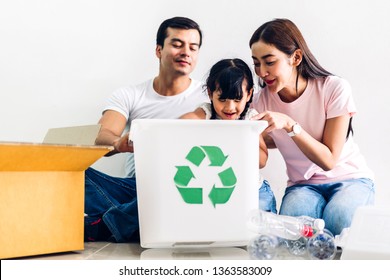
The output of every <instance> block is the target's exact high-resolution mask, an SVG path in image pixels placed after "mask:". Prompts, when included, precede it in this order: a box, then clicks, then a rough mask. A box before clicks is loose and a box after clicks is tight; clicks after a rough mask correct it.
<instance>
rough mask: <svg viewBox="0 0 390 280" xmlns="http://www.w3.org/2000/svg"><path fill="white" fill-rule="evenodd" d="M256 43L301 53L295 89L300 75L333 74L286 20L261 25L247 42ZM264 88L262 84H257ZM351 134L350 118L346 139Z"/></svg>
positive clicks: (306, 77)
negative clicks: (322, 64) (298, 50)
mask: <svg viewBox="0 0 390 280" xmlns="http://www.w3.org/2000/svg"><path fill="white" fill-rule="evenodd" d="M258 41H263V42H264V43H266V44H269V45H273V46H275V47H276V48H277V49H278V50H280V51H281V52H283V53H285V54H286V55H288V56H291V55H293V54H294V52H295V51H296V50H297V49H300V50H301V51H302V62H301V63H300V64H299V65H298V67H297V71H298V75H297V80H296V87H297V88H298V77H299V75H301V76H302V77H303V78H305V79H311V78H312V79H313V78H321V77H328V76H332V75H333V74H332V73H330V72H329V71H327V70H326V69H325V68H323V67H322V66H321V65H320V64H319V62H318V61H317V59H316V58H315V57H314V55H313V54H312V52H311V51H310V49H309V47H308V46H307V44H306V41H305V39H304V38H303V36H302V33H301V32H300V31H299V29H298V27H297V26H296V25H295V24H294V23H293V22H292V21H290V20H288V19H274V20H272V21H269V22H266V23H264V24H263V25H261V26H260V27H259V28H258V29H257V30H256V31H255V32H254V33H253V35H252V37H251V39H250V40H249V47H252V45H253V44H254V43H256V42H258ZM259 84H260V86H261V87H265V84H264V83H259ZM350 133H352V134H353V129H352V117H351V118H350V120H349V127H348V132H347V138H348V136H349V135H350Z"/></svg>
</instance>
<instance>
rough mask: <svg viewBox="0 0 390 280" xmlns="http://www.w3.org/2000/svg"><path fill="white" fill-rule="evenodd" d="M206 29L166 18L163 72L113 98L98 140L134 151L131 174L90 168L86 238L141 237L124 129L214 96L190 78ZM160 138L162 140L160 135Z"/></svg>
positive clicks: (160, 46) (160, 39) (159, 50)
mask: <svg viewBox="0 0 390 280" xmlns="http://www.w3.org/2000/svg"><path fill="white" fill-rule="evenodd" d="M201 45H202V32H201V30H200V27H199V25H198V24H197V23H196V22H194V21H193V20H191V19H188V18H184V17H174V18H171V19H167V20H165V21H164V22H163V23H162V24H161V25H160V27H159V29H158V31H157V40H156V56H157V58H158V59H159V62H160V66H159V74H158V76H157V77H155V78H154V79H150V80H148V81H145V82H143V83H141V84H139V85H136V86H129V87H124V88H120V89H118V90H117V91H115V92H114V93H113V94H112V96H111V97H110V98H109V99H108V102H107V105H106V107H105V109H104V111H103V115H102V117H101V119H100V121H99V124H101V125H102V128H101V131H100V133H99V135H98V137H97V139H96V144H97V145H112V146H113V147H114V150H113V152H110V153H109V154H108V155H107V156H110V155H113V154H116V153H124V152H129V158H128V160H127V162H126V169H127V171H128V174H127V176H126V178H116V177H111V176H108V175H107V174H103V173H101V172H99V171H97V170H94V169H92V168H89V169H87V170H86V172H85V213H86V217H85V237H84V239H85V241H97V240H110V241H114V242H128V241H132V240H137V238H138V227H139V226H138V211H137V200H136V181H135V171H134V161H133V157H132V156H133V154H132V153H133V146H132V145H131V144H129V142H128V136H129V135H128V133H125V134H124V135H122V134H123V132H124V130H125V128H126V127H127V126H131V121H132V120H134V119H140V118H143V119H145V118H167V119H172V118H178V117H180V116H181V115H182V114H184V113H187V112H190V111H193V110H194V109H195V108H196V107H197V106H199V104H201V103H202V102H208V101H209V100H208V97H207V95H206V94H205V93H203V91H202V85H201V83H200V82H197V81H194V80H192V79H191V78H190V76H189V75H190V74H191V72H192V71H193V70H194V68H195V66H196V63H197V60H198V54H199V49H200V47H201ZM156 141H158V139H156Z"/></svg>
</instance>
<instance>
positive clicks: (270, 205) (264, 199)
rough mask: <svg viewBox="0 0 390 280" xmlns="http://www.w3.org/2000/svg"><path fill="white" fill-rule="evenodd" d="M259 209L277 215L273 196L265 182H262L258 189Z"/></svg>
mask: <svg viewBox="0 0 390 280" xmlns="http://www.w3.org/2000/svg"><path fill="white" fill-rule="evenodd" d="M259 209H260V210H263V211H267V212H273V213H275V214H276V213H277V211H276V199H275V195H274V193H273V191H272V189H271V187H270V185H269V183H268V181H267V180H263V184H262V185H261V187H260V188H259Z"/></svg>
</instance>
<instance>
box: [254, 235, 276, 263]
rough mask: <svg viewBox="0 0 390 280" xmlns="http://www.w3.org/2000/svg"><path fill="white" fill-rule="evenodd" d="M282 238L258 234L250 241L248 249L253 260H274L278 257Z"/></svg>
mask: <svg viewBox="0 0 390 280" xmlns="http://www.w3.org/2000/svg"><path fill="white" fill-rule="evenodd" d="M279 247H280V240H279V239H278V238H277V237H276V236H274V235H264V234H262V235H258V236H256V237H254V238H252V240H250V241H249V243H248V246H247V251H248V253H249V256H250V258H251V259H253V260H272V259H274V258H275V257H276V255H277V253H278V250H279Z"/></svg>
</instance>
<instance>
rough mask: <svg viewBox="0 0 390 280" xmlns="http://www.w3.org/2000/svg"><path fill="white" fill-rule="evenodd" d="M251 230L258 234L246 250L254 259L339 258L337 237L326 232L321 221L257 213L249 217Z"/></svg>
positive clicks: (258, 211)
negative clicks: (337, 254) (337, 255)
mask: <svg viewBox="0 0 390 280" xmlns="http://www.w3.org/2000/svg"><path fill="white" fill-rule="evenodd" d="M248 227H249V229H250V230H252V231H254V232H255V233H256V234H257V235H256V236H255V237H254V238H253V239H252V240H251V241H250V242H249V244H248V246H247V251H248V253H249V255H250V257H251V258H252V259H258V260H270V259H283V258H288V256H291V255H293V256H294V258H303V259H306V258H310V259H316V260H331V259H334V257H335V255H336V249H337V247H336V245H335V239H334V236H333V234H332V233H331V232H330V231H328V230H327V229H325V222H324V220H322V219H314V218H311V217H308V216H299V217H291V216H285V215H277V214H274V213H271V212H265V211H262V210H255V211H253V212H252V213H251V215H250V217H249V220H248ZM286 256H287V257H286Z"/></svg>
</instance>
